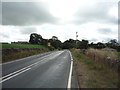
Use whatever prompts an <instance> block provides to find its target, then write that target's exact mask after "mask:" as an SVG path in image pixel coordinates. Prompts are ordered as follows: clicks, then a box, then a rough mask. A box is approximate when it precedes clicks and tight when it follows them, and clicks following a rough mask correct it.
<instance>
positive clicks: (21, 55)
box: [2, 49, 49, 63]
mask: <svg viewBox="0 0 120 90" xmlns="http://www.w3.org/2000/svg"><path fill="white" fill-rule="evenodd" d="M48 51H49V50H48V49H44V50H41V51H36V50H31V51H27V50H26V51H22V52H17V53H11V54H8V55H3V56H2V62H3V63H4V62H8V61H13V60H16V59H20V58H24V57H28V56H32V55H36V54H41V53H44V52H48Z"/></svg>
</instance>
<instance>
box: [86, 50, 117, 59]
mask: <svg viewBox="0 0 120 90" xmlns="http://www.w3.org/2000/svg"><path fill="white" fill-rule="evenodd" d="M86 54H87V55H88V56H89V57H90V58H92V59H94V60H105V59H106V58H107V57H110V58H111V59H113V60H116V59H119V57H118V54H119V53H118V52H117V51H108V50H104V49H101V50H98V49H93V48H89V49H88V50H87V53H86Z"/></svg>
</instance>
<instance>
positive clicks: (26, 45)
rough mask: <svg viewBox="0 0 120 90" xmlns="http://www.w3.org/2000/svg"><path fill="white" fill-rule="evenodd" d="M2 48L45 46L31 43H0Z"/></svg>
mask: <svg viewBox="0 0 120 90" xmlns="http://www.w3.org/2000/svg"><path fill="white" fill-rule="evenodd" d="M2 48H45V46H43V45H33V44H2Z"/></svg>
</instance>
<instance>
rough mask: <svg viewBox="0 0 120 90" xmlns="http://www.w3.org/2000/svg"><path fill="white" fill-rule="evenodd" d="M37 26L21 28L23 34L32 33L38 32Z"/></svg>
mask: <svg viewBox="0 0 120 90" xmlns="http://www.w3.org/2000/svg"><path fill="white" fill-rule="evenodd" d="M36 31H37V30H36V28H35V27H27V28H22V29H20V32H21V34H31V33H33V32H36Z"/></svg>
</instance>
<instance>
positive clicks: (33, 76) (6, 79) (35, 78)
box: [0, 50, 71, 88]
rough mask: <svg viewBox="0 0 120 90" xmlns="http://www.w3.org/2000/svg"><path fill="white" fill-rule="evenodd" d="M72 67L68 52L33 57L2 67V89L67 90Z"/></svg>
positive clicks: (0, 79)
mask: <svg viewBox="0 0 120 90" xmlns="http://www.w3.org/2000/svg"><path fill="white" fill-rule="evenodd" d="M70 67H71V56H70V52H69V51H68V50H65V51H55V52H50V53H44V54H40V55H35V56H31V57H28V58H24V59H21V60H17V61H14V62H11V63H5V64H3V65H2V77H1V78H0V83H2V88H67V86H68V80H69V79H68V78H69V73H70Z"/></svg>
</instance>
